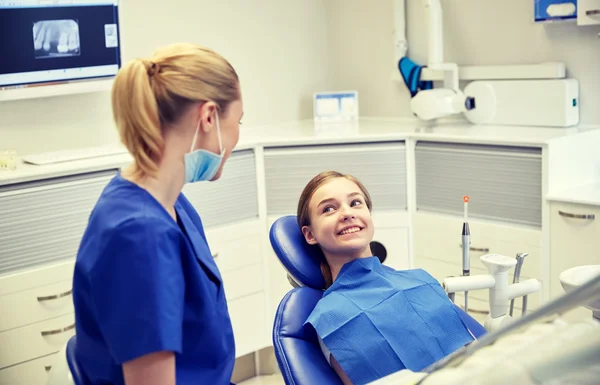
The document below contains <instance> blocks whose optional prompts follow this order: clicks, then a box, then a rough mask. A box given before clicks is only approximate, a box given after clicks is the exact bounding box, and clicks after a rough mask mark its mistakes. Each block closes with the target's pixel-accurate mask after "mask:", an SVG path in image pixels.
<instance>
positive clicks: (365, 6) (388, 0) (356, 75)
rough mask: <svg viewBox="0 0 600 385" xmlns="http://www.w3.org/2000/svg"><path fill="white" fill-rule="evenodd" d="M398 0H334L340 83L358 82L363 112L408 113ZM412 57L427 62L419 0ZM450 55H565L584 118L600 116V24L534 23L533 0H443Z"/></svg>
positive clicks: (493, 59) (505, 60) (410, 20)
mask: <svg viewBox="0 0 600 385" xmlns="http://www.w3.org/2000/svg"><path fill="white" fill-rule="evenodd" d="M393 3H394V1H393V0H329V1H328V2H327V6H328V22H329V24H328V26H329V46H330V51H331V52H332V55H331V60H330V65H331V72H332V74H333V76H334V79H333V81H334V86H335V87H336V88H338V89H357V90H358V91H359V99H360V113H361V115H364V116H385V117H408V116H412V114H411V112H410V109H409V105H408V103H409V99H410V95H409V94H408V91H407V90H406V87H405V85H404V83H402V82H399V83H392V82H391V81H390V73H391V71H393V70H394V69H395V68H396V67H395V63H394V58H393V27H394V26H393ZM406 3H407V7H406V13H407V35H408V45H409V57H410V58H411V59H412V60H413V61H415V62H416V63H418V64H422V65H424V64H427V29H426V24H425V19H424V10H423V7H422V1H421V0H406ZM442 7H443V10H444V37H445V58H446V60H447V61H453V62H456V63H458V64H459V65H477V64H479V65H488V64H530V63H539V62H544V61H562V62H564V63H565V64H566V66H567V70H568V76H569V77H574V78H577V79H578V80H579V82H580V101H581V104H580V107H581V110H580V112H581V115H580V122H581V123H582V124H600V70H599V69H600V38H598V36H597V35H598V33H599V32H600V26H587V27H578V26H576V25H575V23H567V24H565V23H562V24H552V25H544V24H535V23H534V22H533V0H442Z"/></svg>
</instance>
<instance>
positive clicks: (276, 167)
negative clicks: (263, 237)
mask: <svg viewBox="0 0 600 385" xmlns="http://www.w3.org/2000/svg"><path fill="white" fill-rule="evenodd" d="M328 170H334V171H339V172H341V173H346V174H352V175H354V176H355V177H356V178H358V179H359V180H360V181H361V182H362V183H363V184H364V185H365V187H366V188H367V190H369V194H370V195H371V198H372V199H373V202H374V211H376V212H379V211H385V210H406V151H405V145H404V142H396V143H377V144H366V143H362V144H351V145H323V146H300V147H293V148H285V149H278V148H270V149H265V188H266V195H267V213H268V215H275V216H280V215H288V214H295V213H296V206H297V205H298V199H299V198H300V194H301V193H302V189H304V186H306V184H307V183H308V182H309V181H310V180H311V179H312V178H313V177H314V176H316V175H317V174H319V173H321V172H323V171H328Z"/></svg>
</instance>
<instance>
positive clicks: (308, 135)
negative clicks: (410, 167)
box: [0, 118, 585, 186]
mask: <svg viewBox="0 0 600 385" xmlns="http://www.w3.org/2000/svg"><path fill="white" fill-rule="evenodd" d="M584 130H585V128H581V127H575V128H546V127H520V126H485V125H473V124H470V123H464V122H462V121H461V122H453V121H448V122H444V123H436V124H429V123H427V122H423V121H420V120H417V119H383V118H363V119H360V120H359V121H358V122H356V123H354V124H350V123H345V124H341V123H336V124H321V125H317V124H315V122H314V121H313V120H304V121H298V122H292V123H284V124H274V125H268V126H262V127H254V128H253V127H250V128H246V127H244V126H242V127H241V128H240V141H239V143H238V146H237V147H236V150H237V151H239V150H244V149H251V148H255V147H258V146H263V147H280V146H301V145H315V144H334V143H336V144H343V143H361V142H386V141H398V140H409V139H411V140H417V141H419V140H420V141H443V142H461V143H474V144H491V145H506V146H527V147H543V146H544V145H546V144H547V143H549V142H550V141H552V140H555V139H557V138H561V137H565V136H569V135H575V134H577V133H579V132H582V131H584ZM130 161H131V157H130V155H129V154H127V153H125V152H124V153H123V154H120V155H112V156H104V157H99V158H93V159H85V160H78V161H72V162H64V163H56V164H50V165H43V166H37V165H31V164H26V163H23V162H21V161H20V160H19V161H18V165H17V169H16V170H13V171H0V186H2V185H7V184H14V183H22V182H28V181H34V180H37V179H46V178H53V177H59V176H64V175H70V174H78V173H87V172H94V171H101V170H107V169H111V168H120V167H122V166H124V165H126V164H127V163H129V162H130Z"/></svg>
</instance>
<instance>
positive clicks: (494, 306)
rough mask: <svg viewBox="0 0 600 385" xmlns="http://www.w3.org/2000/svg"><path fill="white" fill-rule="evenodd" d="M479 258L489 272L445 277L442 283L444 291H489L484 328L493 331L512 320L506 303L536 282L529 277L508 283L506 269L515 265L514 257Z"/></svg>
mask: <svg viewBox="0 0 600 385" xmlns="http://www.w3.org/2000/svg"><path fill="white" fill-rule="evenodd" d="M480 260H481V262H482V263H483V264H484V265H485V267H486V268H487V269H488V271H489V274H479V275H470V276H462V277H447V278H445V279H444V281H443V284H442V286H443V288H444V290H445V291H446V293H448V294H455V293H457V292H467V291H474V290H484V289H487V290H489V300H490V313H489V315H488V316H487V318H486V320H485V323H484V327H485V328H486V329H487V330H488V331H494V330H497V329H498V328H500V327H501V326H502V325H504V324H506V323H508V322H510V320H511V319H512V317H511V315H510V314H509V312H508V302H509V301H511V300H513V299H515V298H518V297H522V296H526V295H529V294H533V293H535V292H537V291H539V290H540V282H539V281H538V280H537V279H533V278H532V279H528V280H526V281H523V282H518V283H513V284H511V285H509V284H508V271H509V270H510V269H511V268H513V267H515V265H516V264H517V261H516V259H513V258H510V257H507V256H504V255H500V254H486V255H483V256H482V257H481V258H480ZM451 298H452V297H451Z"/></svg>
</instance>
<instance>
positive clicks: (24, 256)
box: [0, 170, 116, 275]
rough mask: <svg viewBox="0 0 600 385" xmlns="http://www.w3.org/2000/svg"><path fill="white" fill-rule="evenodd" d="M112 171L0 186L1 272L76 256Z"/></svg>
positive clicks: (1, 273) (112, 173) (0, 273)
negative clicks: (92, 213)
mask: <svg viewBox="0 0 600 385" xmlns="http://www.w3.org/2000/svg"><path fill="white" fill-rule="evenodd" d="M115 172H116V171H115V170H109V171H103V172H97V173H90V174H83V175H75V176H70V177H62V178H58V179H49V180H41V181H36V182H28V183H20V184H16V185H8V186H0V275H3V274H5V273H9V272H13V271H18V270H21V269H25V268H31V267H35V266H40V265H43V264H46V263H50V262H55V261H60V260H65V259H70V258H75V255H76V254H77V248H78V246H79V241H80V240H81V236H82V235H83V232H84V230H85V226H86V224H87V221H88V218H89V215H90V212H91V211H92V208H93V207H94V204H95V203H96V201H97V200H98V197H99V196H100V194H101V192H102V189H103V188H104V186H105V185H106V183H108V181H109V180H110V179H111V178H112V177H113V176H114V174H115Z"/></svg>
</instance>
